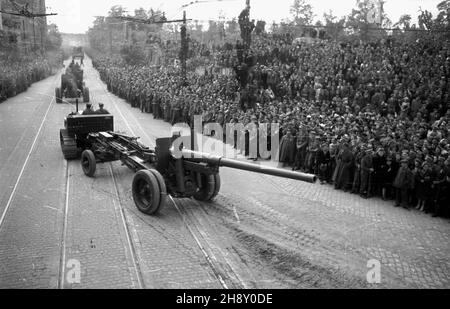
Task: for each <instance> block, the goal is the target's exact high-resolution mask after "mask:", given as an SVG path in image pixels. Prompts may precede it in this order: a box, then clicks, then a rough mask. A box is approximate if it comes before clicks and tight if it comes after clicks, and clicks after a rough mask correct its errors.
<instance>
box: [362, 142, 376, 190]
mask: <svg viewBox="0 0 450 309" xmlns="http://www.w3.org/2000/svg"><path fill="white" fill-rule="evenodd" d="M372 153H373V149H372V145H369V146H368V147H367V149H366V153H365V155H364V157H363V158H362V160H361V186H360V190H359V194H360V195H361V197H363V198H368V197H369V194H370V186H371V180H372V174H373V171H374V170H373V156H372Z"/></svg>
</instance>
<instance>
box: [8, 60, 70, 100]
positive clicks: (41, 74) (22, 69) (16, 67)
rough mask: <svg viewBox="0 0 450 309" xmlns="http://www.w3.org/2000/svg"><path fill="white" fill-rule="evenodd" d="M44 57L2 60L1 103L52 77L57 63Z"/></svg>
mask: <svg viewBox="0 0 450 309" xmlns="http://www.w3.org/2000/svg"><path fill="white" fill-rule="evenodd" d="M49 59H50V58H49V57H44V56H37V55H33V56H26V57H20V58H19V59H15V60H12V59H11V58H9V59H3V58H0V103H1V102H3V101H5V100H6V99H8V98H11V97H14V96H15V95H17V94H19V93H22V92H24V91H26V90H27V89H28V88H29V87H30V86H31V84H33V83H35V82H37V81H40V80H42V79H44V78H46V77H48V76H50V75H52V73H53V70H54V69H55V67H56V65H57V62H58V63H59V61H61V60H62V59H55V58H54V57H53V56H52V60H49Z"/></svg>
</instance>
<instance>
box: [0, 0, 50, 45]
mask: <svg viewBox="0 0 450 309" xmlns="http://www.w3.org/2000/svg"><path fill="white" fill-rule="evenodd" d="M14 3H16V4H17V6H18V7H19V8H20V7H21V6H24V5H26V4H28V10H29V11H30V12H31V13H34V14H45V13H46V9H45V0H0V9H1V10H2V11H8V12H18V9H19V8H18V7H16V6H15V5H14ZM0 30H3V31H6V32H12V33H15V34H16V36H17V43H18V45H19V46H20V47H21V49H23V50H24V51H29V50H31V49H33V48H36V49H40V48H42V47H43V46H44V44H45V36H46V33H47V18H46V17H36V18H27V17H21V16H14V15H10V14H4V13H0Z"/></svg>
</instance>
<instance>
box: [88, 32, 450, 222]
mask: <svg viewBox="0 0 450 309" xmlns="http://www.w3.org/2000/svg"><path fill="white" fill-rule="evenodd" d="M239 46H240V45H239V44H237V45H236V47H239ZM215 57H216V61H215V63H216V64H218V63H227V64H228V65H232V66H233V69H234V71H235V72H236V74H228V73H227V74H223V72H224V71H223V70H218V69H217V68H212V69H209V70H204V71H203V72H202V73H201V74H199V73H198V72H189V73H188V78H187V81H188V86H187V87H181V85H182V82H183V81H182V77H181V76H180V73H179V69H178V68H175V67H169V66H165V67H158V68H154V67H149V66H127V65H126V64H125V63H124V62H123V61H122V60H121V59H120V58H118V57H114V56H105V55H103V56H101V55H96V56H95V57H94V65H95V67H96V68H97V69H98V70H99V72H100V74H101V77H102V79H103V80H104V81H105V82H106V83H107V84H108V88H109V90H110V91H112V92H114V93H116V94H117V95H119V96H121V97H123V98H126V99H128V101H129V102H131V104H132V105H133V106H135V107H140V108H141V110H142V111H143V112H151V113H153V114H154V116H155V117H156V118H161V119H164V120H165V121H168V122H171V123H177V122H186V123H189V124H191V125H192V122H193V117H194V115H198V114H202V115H203V120H204V121H205V122H217V123H220V124H222V125H224V124H225V123H230V122H239V123H243V124H244V125H245V124H248V123H250V122H253V123H255V124H257V125H258V124H261V123H269V124H270V123H278V124H279V125H280V127H281V129H280V132H279V135H280V141H281V146H280V157H279V158H278V159H279V161H280V162H282V163H283V165H285V166H286V165H288V166H289V167H290V168H292V169H293V170H300V171H303V172H307V173H314V174H316V175H318V176H319V178H320V182H321V183H322V184H324V183H330V184H333V185H334V186H335V188H336V189H338V190H344V191H349V192H352V193H355V194H360V195H361V196H362V197H363V198H369V197H372V196H380V197H382V198H383V199H394V200H395V206H402V207H404V208H406V209H411V208H412V207H415V208H417V209H418V210H421V211H424V212H427V213H428V212H429V213H432V214H433V215H434V216H437V215H448V214H449V208H450V206H449V205H450V201H449V191H450V190H449V189H450V156H449V154H450V141H449V138H450V137H449V128H450V127H449V122H450V110H449V108H448V107H449V102H450V98H449V95H450V80H449V78H450V50H448V49H446V47H445V45H444V44H442V42H436V41H433V40H432V39H422V40H419V41H417V42H414V43H410V44H408V43H397V42H395V41H393V40H387V41H383V42H378V43H362V42H355V43H354V44H348V43H346V44H344V43H339V42H329V41H315V42H312V43H308V44H306V43H303V44H296V43H295V42H294V41H293V40H292V37H290V36H285V35H283V36H275V35H264V36H259V37H256V38H255V39H254V41H253V44H252V47H251V50H250V52H249V53H248V54H246V53H244V52H243V51H242V48H234V49H230V48H229V46H228V47H224V48H223V52H222V54H219V55H215ZM217 60H219V61H217ZM227 72H228V71H227ZM245 150H246V149H244V151H245ZM246 153H247V154H248V150H247V151H246ZM253 159H255V160H257V159H258V158H253Z"/></svg>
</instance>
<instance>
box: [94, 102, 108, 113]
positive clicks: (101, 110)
mask: <svg viewBox="0 0 450 309" xmlns="http://www.w3.org/2000/svg"><path fill="white" fill-rule="evenodd" d="M98 106H99V109H98V110H96V111H95V114H97V115H108V114H109V112H108V111H107V110H106V109H104V108H103V107H104V106H105V104H103V103H99V104H98Z"/></svg>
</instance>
